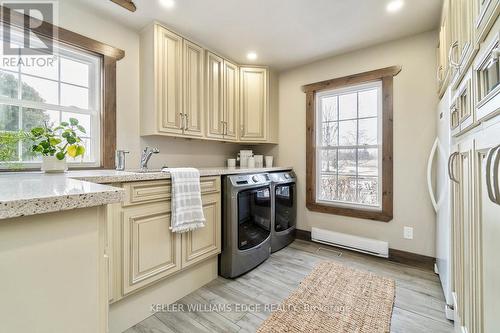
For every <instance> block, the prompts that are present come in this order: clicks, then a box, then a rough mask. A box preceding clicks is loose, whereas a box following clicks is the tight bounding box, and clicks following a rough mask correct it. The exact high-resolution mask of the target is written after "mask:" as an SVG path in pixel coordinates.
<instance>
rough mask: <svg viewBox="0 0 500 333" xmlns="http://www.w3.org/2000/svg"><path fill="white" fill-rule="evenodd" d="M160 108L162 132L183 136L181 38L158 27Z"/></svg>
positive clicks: (158, 100)
mask: <svg viewBox="0 0 500 333" xmlns="http://www.w3.org/2000/svg"><path fill="white" fill-rule="evenodd" d="M155 32H156V47H157V63H156V64H157V72H156V75H157V103H158V104H157V105H158V111H159V112H158V117H159V118H160V122H159V130H160V131H161V132H167V133H175V134H180V133H182V131H183V124H182V117H181V114H182V38H181V37H180V36H178V35H176V34H174V33H172V32H170V31H168V30H167V29H165V28H163V27H161V26H158V25H157V26H156V29H155Z"/></svg>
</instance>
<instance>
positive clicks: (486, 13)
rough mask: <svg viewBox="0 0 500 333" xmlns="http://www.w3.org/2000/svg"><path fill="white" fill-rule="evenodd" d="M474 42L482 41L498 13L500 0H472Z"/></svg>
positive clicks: (499, 12)
mask: <svg viewBox="0 0 500 333" xmlns="http://www.w3.org/2000/svg"><path fill="white" fill-rule="evenodd" d="M474 4H475V5H476V11H475V13H476V18H475V21H474V23H475V24H474V26H475V37H476V43H478V44H479V43H482V42H483V41H484V40H485V38H486V36H487V35H488V33H489V31H490V29H491V27H492V26H493V25H494V24H495V22H496V20H497V18H498V15H499V14H500V0H474Z"/></svg>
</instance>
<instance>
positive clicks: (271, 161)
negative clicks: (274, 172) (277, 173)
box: [266, 156, 273, 168]
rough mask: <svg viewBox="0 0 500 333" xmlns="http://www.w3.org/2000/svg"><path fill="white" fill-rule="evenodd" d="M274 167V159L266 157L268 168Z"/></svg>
mask: <svg viewBox="0 0 500 333" xmlns="http://www.w3.org/2000/svg"><path fill="white" fill-rule="evenodd" d="M272 167H273V157H272V156H266V168H272Z"/></svg>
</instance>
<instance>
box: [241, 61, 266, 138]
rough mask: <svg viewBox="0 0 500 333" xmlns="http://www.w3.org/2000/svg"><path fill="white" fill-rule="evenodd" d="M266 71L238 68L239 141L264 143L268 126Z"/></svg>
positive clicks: (263, 69) (259, 68)
mask: <svg viewBox="0 0 500 333" xmlns="http://www.w3.org/2000/svg"><path fill="white" fill-rule="evenodd" d="M268 95H269V93H268V70H267V68H263V67H241V68H240V126H241V128H240V141H257V142H258V141H266V140H267V135H268V133H267V132H268V131H267V126H268V125H269V123H268V122H269V104H268Z"/></svg>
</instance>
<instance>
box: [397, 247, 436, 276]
mask: <svg viewBox="0 0 500 333" xmlns="http://www.w3.org/2000/svg"><path fill="white" fill-rule="evenodd" d="M389 260H391V261H394V262H399V263H401V264H405V265H409V266H414V267H418V268H422V269H425V270H429V271H431V272H433V271H434V263H435V262H436V258H433V257H428V256H424V255H422V254H416V253H411V252H406V251H401V250H396V249H389Z"/></svg>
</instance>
